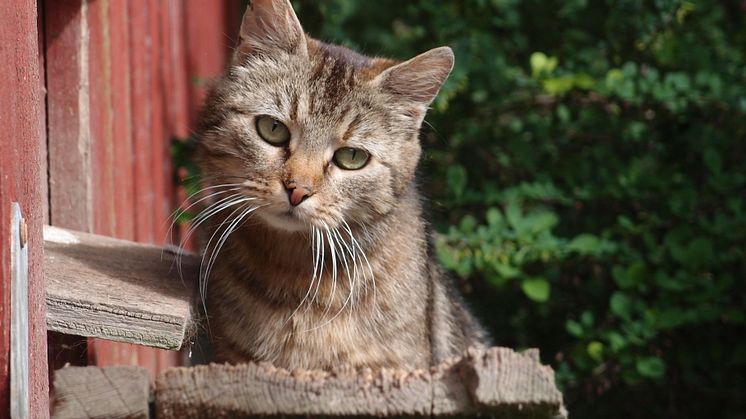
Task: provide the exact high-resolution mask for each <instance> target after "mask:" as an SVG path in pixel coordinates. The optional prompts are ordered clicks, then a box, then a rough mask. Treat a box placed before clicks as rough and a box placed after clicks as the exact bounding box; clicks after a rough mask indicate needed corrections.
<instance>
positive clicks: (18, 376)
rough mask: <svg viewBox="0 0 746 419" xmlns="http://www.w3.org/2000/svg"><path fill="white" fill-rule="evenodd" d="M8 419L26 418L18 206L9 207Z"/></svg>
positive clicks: (24, 271) (24, 284) (24, 286)
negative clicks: (9, 418)
mask: <svg viewBox="0 0 746 419" xmlns="http://www.w3.org/2000/svg"><path fill="white" fill-rule="evenodd" d="M11 217H12V218H11V226H10V417H11V418H13V419H26V418H28V417H29V407H30V405H29V370H28V368H29V354H28V352H29V340H28V326H29V324H28V321H29V320H28V228H27V226H26V221H25V220H24V219H23V217H22V216H21V206H20V205H18V203H16V202H14V203H13V204H11Z"/></svg>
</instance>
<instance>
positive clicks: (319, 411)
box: [155, 348, 567, 418]
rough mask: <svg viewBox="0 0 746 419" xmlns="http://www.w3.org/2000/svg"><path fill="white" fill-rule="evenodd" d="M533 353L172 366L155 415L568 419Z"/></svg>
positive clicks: (160, 383) (548, 373) (158, 392)
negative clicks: (414, 367)
mask: <svg viewBox="0 0 746 419" xmlns="http://www.w3.org/2000/svg"><path fill="white" fill-rule="evenodd" d="M535 355H536V354H535V353H534V352H532V353H527V354H520V353H516V352H514V351H513V350H511V349H507V348H490V349H488V350H486V351H481V350H476V349H471V350H469V351H468V352H467V354H466V355H465V356H464V357H462V358H457V359H454V360H452V361H450V362H446V363H444V364H442V365H440V366H438V367H435V368H432V369H431V370H429V371H403V370H393V369H384V370H381V371H377V372H373V371H371V370H369V369H360V370H354V369H349V368H340V369H338V370H335V371H332V372H324V371H287V370H283V369H279V368H275V367H273V366H272V365H270V364H267V363H259V364H256V363H249V364H244V365H237V366H231V365H215V364H212V365H209V366H205V365H203V366H197V367H193V368H173V369H170V370H167V371H166V372H164V373H162V374H161V375H160V376H159V377H158V379H157V381H156V389H155V400H156V401H155V404H156V416H157V417H158V418H209V417H251V416H263V415H278V416H279V415H302V416H309V415H310V416H314V415H329V416H375V417H383V416H394V417H398V416H412V415H416V416H420V415H456V414H458V415H464V414H475V413H484V414H491V415H494V416H496V417H506V418H507V417H509V418H566V415H567V414H566V412H565V410H564V407H563V405H562V394H561V393H560V392H559V390H557V388H556V386H555V383H554V372H553V371H552V369H551V368H549V367H547V366H543V365H541V364H540V363H539V362H538V360H537V359H536V356H535Z"/></svg>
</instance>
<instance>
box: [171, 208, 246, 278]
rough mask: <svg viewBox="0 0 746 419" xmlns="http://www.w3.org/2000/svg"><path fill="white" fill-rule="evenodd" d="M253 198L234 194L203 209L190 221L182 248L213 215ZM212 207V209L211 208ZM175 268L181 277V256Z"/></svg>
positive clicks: (178, 257)
mask: <svg viewBox="0 0 746 419" xmlns="http://www.w3.org/2000/svg"><path fill="white" fill-rule="evenodd" d="M253 200H254V198H250V197H243V198H242V197H241V196H240V195H237V194H234V195H231V196H228V197H226V198H223V199H221V200H220V201H218V202H216V203H214V204H212V205H210V206H209V207H207V208H205V210H203V211H202V212H200V214H199V215H198V216H197V217H196V218H195V219H194V220H193V221H192V224H190V225H189V228H188V229H187V231H186V233H185V234H184V239H183V240H182V247H183V245H184V244H185V243H187V242H188V241H189V238H190V237H191V236H192V234H194V233H195V232H196V231H197V228H198V227H199V226H200V225H201V224H202V223H204V222H205V221H207V220H208V219H209V218H210V217H212V216H213V215H216V214H217V213H219V212H221V211H223V210H226V209H228V208H230V207H232V206H234V205H237V204H242V203H244V202H248V201H253ZM211 207H214V208H211ZM176 261H177V266H178V269H179V275H182V268H181V261H182V259H181V255H179V256H177V259H176Z"/></svg>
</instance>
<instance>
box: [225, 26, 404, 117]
mask: <svg viewBox="0 0 746 419" xmlns="http://www.w3.org/2000/svg"><path fill="white" fill-rule="evenodd" d="M395 63H396V62H395V61H393V60H387V59H378V58H371V57H367V56H365V55H362V54H359V53H357V52H355V51H352V50H350V49H348V48H345V47H341V46H337V45H330V44H324V43H321V42H319V41H315V40H314V41H313V42H311V43H309V49H308V55H305V56H298V55H293V54H289V55H282V56H276V57H266V58H257V59H254V60H251V61H250V62H248V63H246V64H245V65H244V66H241V67H240V68H238V69H237V71H236V76H237V79H236V80H235V81H237V82H238V84H237V85H235V87H236V88H235V89H228V92H227V93H228V94H229V95H230V96H231V97H232V98H231V99H229V101H230V102H240V103H236V104H237V105H238V107H242V108H245V109H246V110H247V111H248V112H249V113H255V114H257V113H258V114H261V113H266V114H270V115H273V116H284V117H286V118H287V119H289V120H291V121H293V122H298V123H303V122H308V123H314V122H319V121H320V120H323V122H325V123H335V122H342V120H346V119H348V118H352V117H354V116H355V115H358V114H361V113H362V114H365V115H368V116H370V117H372V118H375V116H376V114H379V113H382V112H385V111H386V106H385V101H384V100H383V99H382V98H381V97H380V92H378V91H377V89H375V88H374V87H372V86H371V82H372V80H373V79H374V78H375V76H377V75H378V74H380V72H381V71H383V70H384V69H385V68H388V67H390V66H391V65H393V64H395ZM248 108H250V109H248Z"/></svg>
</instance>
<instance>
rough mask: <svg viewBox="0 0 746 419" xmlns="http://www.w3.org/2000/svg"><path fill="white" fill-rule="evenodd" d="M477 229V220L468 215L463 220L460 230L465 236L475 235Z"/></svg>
mask: <svg viewBox="0 0 746 419" xmlns="http://www.w3.org/2000/svg"><path fill="white" fill-rule="evenodd" d="M475 228H477V219H476V218H474V217H473V216H471V215H467V216H465V217H464V218H462V219H461V224H460V225H459V230H461V232H462V233H464V234H470V233H473V232H474V229H475Z"/></svg>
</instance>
